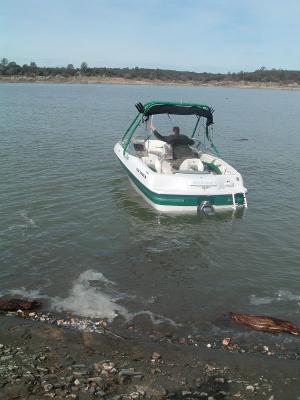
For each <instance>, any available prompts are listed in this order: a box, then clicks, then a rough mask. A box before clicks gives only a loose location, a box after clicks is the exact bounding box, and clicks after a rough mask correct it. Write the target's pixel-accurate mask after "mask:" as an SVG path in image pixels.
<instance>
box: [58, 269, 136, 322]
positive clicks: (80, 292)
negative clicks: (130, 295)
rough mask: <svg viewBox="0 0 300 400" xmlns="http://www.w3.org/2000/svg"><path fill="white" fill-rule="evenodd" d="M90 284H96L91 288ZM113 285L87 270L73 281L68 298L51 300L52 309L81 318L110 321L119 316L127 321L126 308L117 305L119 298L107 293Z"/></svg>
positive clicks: (98, 273) (100, 274)
mask: <svg viewBox="0 0 300 400" xmlns="http://www.w3.org/2000/svg"><path fill="white" fill-rule="evenodd" d="M92 282H97V286H95V285H94V286H93V284H92ZM114 285H115V284H114V282H111V281H109V280H108V279H106V278H105V277H104V275H103V274H102V273H101V272H95V271H92V270H87V271H85V272H83V273H82V274H80V275H79V277H78V278H77V279H76V280H75V281H74V283H73V286H72V288H71V290H70V292H69V295H68V297H66V298H61V297H55V298H54V299H53V300H52V308H53V309H55V310H57V311H69V312H73V313H74V314H77V315H80V316H82V317H90V318H107V319H108V320H109V321H112V320H113V319H114V318H115V317H117V316H118V315H121V316H123V317H124V318H125V319H126V320H129V313H128V311H127V310H126V308H125V307H123V306H121V305H120V304H118V303H117V301H118V300H119V297H118V296H114V295H113V294H112V293H108V292H109V291H110V292H111V290H110V289H111V286H114ZM105 289H107V290H106V292H107V293H105Z"/></svg>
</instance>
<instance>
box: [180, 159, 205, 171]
mask: <svg viewBox="0 0 300 400" xmlns="http://www.w3.org/2000/svg"><path fill="white" fill-rule="evenodd" d="M203 170H204V165H203V162H202V161H201V160H200V159H199V158H188V159H186V160H184V161H183V162H182V163H181V164H180V167H179V171H199V172H202V171H203Z"/></svg>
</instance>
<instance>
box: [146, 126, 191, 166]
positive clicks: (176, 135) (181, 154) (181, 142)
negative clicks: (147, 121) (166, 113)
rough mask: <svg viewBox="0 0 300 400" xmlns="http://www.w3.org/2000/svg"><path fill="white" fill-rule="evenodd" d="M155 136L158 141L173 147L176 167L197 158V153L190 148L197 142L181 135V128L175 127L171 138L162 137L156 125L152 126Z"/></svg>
mask: <svg viewBox="0 0 300 400" xmlns="http://www.w3.org/2000/svg"><path fill="white" fill-rule="evenodd" d="M150 129H151V130H152V132H153V134H154V135H155V137H157V139H159V140H162V141H163V142H166V143H168V144H169V145H171V147H172V150H173V159H174V160H177V162H176V165H178V167H179V165H180V163H181V162H183V161H184V160H185V159H186V158H195V152H194V151H193V150H192V149H191V148H190V147H189V146H190V145H193V144H194V143H195V142H194V140H193V139H191V138H189V137H188V136H186V135H182V134H181V133H180V128H179V126H174V127H173V129H172V134H171V135H169V136H163V135H161V134H160V133H159V132H158V131H157V130H156V128H155V126H154V125H151V126H150Z"/></svg>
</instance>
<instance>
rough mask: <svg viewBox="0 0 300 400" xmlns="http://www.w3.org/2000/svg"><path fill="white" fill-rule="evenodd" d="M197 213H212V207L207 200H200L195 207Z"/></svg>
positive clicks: (213, 211)
mask: <svg viewBox="0 0 300 400" xmlns="http://www.w3.org/2000/svg"><path fill="white" fill-rule="evenodd" d="M197 212H198V214H202V213H203V214H205V215H214V213H215V210H214V207H213V206H212V205H211V204H210V202H209V201H208V200H205V201H202V202H201V203H200V204H199V206H198V207H197Z"/></svg>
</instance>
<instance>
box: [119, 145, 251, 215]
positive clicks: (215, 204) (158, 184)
mask: <svg viewBox="0 0 300 400" xmlns="http://www.w3.org/2000/svg"><path fill="white" fill-rule="evenodd" d="M114 152H115V154H116V155H117V157H118V159H119V160H120V162H121V164H122V165H123V166H124V167H125V169H126V172H127V174H128V175H129V178H130V181H131V182H132V184H133V186H134V188H135V189H136V190H137V192H138V193H139V194H140V195H141V196H142V197H143V198H144V199H145V201H146V202H147V203H148V204H150V205H151V206H152V207H153V208H155V209H156V210H158V211H160V212H163V213H196V212H199V210H200V209H201V207H202V206H203V204H204V202H208V204H209V205H210V206H211V207H212V208H213V210H214V211H221V210H232V209H236V208H237V207H247V200H246V196H245V194H246V192H247V189H246V188H245V187H244V185H243V179H242V176H241V175H240V174H239V173H238V172H237V171H236V170H235V169H234V168H233V167H231V166H230V165H229V164H227V163H226V162H224V161H223V160H221V159H216V158H215V157H213V156H211V155H209V154H206V153H205V154H202V159H203V160H206V161H209V162H210V161H212V162H214V161H218V163H219V164H216V163H215V164H216V165H218V166H219V168H222V169H223V170H222V173H219V174H187V173H184V172H181V171H178V172H177V173H175V174H174V173H173V174H165V173H158V172H155V171H153V169H151V168H149V167H148V166H147V165H146V164H145V163H144V162H143V161H142V159H141V158H140V157H137V156H135V155H132V154H129V153H128V152H125V153H124V149H123V147H122V146H121V144H120V143H117V144H116V145H115V147H114ZM200 158H201V157H200ZM216 165H215V167H216Z"/></svg>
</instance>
